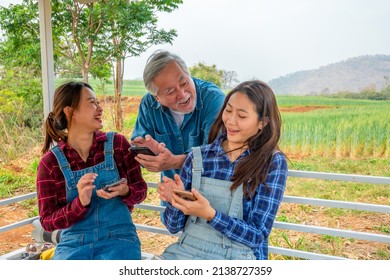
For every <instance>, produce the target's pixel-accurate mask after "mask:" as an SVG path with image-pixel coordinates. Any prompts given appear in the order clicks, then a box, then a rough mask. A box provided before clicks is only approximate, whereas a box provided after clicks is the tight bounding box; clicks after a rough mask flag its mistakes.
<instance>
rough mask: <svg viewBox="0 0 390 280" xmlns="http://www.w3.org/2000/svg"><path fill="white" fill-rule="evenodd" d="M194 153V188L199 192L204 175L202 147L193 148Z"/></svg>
mask: <svg viewBox="0 0 390 280" xmlns="http://www.w3.org/2000/svg"><path fill="white" fill-rule="evenodd" d="M192 152H193V155H194V159H193V161H192V187H193V188H194V189H196V190H197V191H199V190H200V182H201V178H202V173H203V162H202V154H201V151H200V147H193V148H192Z"/></svg>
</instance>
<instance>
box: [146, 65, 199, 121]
mask: <svg viewBox="0 0 390 280" xmlns="http://www.w3.org/2000/svg"><path fill="white" fill-rule="evenodd" d="M153 83H154V85H155V86H156V87H157V88H158V91H157V95H156V96H155V97H156V99H157V101H158V102H159V103H160V104H161V105H163V106H166V107H168V108H170V109H171V110H174V111H176V112H181V113H190V112H192V111H193V110H194V107H195V101H196V89H195V84H194V82H193V80H192V78H191V77H190V76H189V75H188V74H186V73H185V72H184V71H183V70H182V69H181V68H180V66H179V65H178V64H177V63H176V62H174V61H173V62H171V63H169V64H167V66H165V68H164V69H163V70H162V71H161V72H160V73H159V74H158V75H157V77H156V78H154V80H153Z"/></svg>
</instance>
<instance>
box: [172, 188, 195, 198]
mask: <svg viewBox="0 0 390 280" xmlns="http://www.w3.org/2000/svg"><path fill="white" fill-rule="evenodd" d="M173 192H174V193H175V194H177V195H178V196H180V197H181V198H184V199H187V200H191V201H195V200H196V197H195V196H194V194H193V193H192V192H189V191H183V190H177V189H173Z"/></svg>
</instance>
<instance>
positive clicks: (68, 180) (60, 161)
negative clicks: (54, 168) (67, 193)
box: [51, 146, 77, 189]
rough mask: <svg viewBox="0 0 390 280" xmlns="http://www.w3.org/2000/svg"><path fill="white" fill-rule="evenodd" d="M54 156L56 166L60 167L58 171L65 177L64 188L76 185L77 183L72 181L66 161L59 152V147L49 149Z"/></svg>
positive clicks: (70, 171) (71, 174)
mask: <svg viewBox="0 0 390 280" xmlns="http://www.w3.org/2000/svg"><path fill="white" fill-rule="evenodd" d="M51 151H52V153H53V154H54V156H55V157H56V158H57V161H58V164H59V166H60V169H61V171H62V174H63V175H64V177H65V184H66V188H67V189H70V188H71V185H76V184H77V182H76V181H75V179H74V176H73V173H72V170H71V169H70V164H69V162H68V160H67V159H66V157H65V155H64V153H63V152H62V151H61V149H60V147H58V146H54V147H53V148H52V149H51Z"/></svg>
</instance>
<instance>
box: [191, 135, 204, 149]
mask: <svg viewBox="0 0 390 280" xmlns="http://www.w3.org/2000/svg"><path fill="white" fill-rule="evenodd" d="M202 135H203V133H200V132H199V133H198V134H196V135H190V136H189V137H188V149H190V148H192V147H198V146H201V145H202V144H203V137H202Z"/></svg>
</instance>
